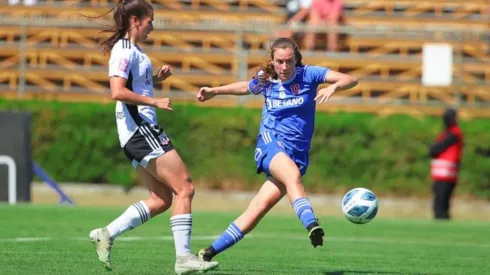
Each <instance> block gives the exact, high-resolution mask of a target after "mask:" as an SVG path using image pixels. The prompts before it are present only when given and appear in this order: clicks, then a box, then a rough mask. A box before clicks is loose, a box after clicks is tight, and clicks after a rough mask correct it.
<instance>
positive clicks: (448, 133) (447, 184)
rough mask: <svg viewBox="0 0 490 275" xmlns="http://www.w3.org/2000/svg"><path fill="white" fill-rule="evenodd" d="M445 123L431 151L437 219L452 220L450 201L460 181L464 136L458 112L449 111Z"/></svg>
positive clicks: (444, 118)
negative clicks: (459, 123) (458, 121)
mask: <svg viewBox="0 0 490 275" xmlns="http://www.w3.org/2000/svg"><path fill="white" fill-rule="evenodd" d="M443 121H444V126H445V129H444V131H442V133H441V134H439V136H438V137H437V139H436V142H435V143H434V144H432V145H431V146H430V149H429V155H430V156H431V158H432V161H431V165H430V166H431V177H432V181H433V183H432V191H433V195H434V200H433V211H434V218H435V219H450V215H449V208H450V201H451V196H452V194H453V191H454V187H455V186H456V183H457V181H458V173H459V168H460V162H461V154H462V152H463V134H462V132H461V129H460V128H459V127H458V123H457V114H456V110H454V109H451V108H450V109H447V110H446V111H445V112H444V116H443Z"/></svg>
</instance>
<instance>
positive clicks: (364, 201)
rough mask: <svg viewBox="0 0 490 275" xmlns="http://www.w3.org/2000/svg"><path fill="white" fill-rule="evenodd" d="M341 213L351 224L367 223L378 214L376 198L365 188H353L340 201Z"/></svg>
mask: <svg viewBox="0 0 490 275" xmlns="http://www.w3.org/2000/svg"><path fill="white" fill-rule="evenodd" d="M342 212H343V213H344V217H345V218H346V219H347V220H349V221H350V222H352V223H356V224H364V223H368V222H370V221H372V220H373V219H374V217H376V214H378V198H377V197H376V195H375V194H374V193H373V192H372V191H370V190H368V189H366V188H354V189H352V190H350V191H349V192H347V194H345V196H344V198H343V199H342Z"/></svg>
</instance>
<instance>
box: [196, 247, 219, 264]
mask: <svg viewBox="0 0 490 275" xmlns="http://www.w3.org/2000/svg"><path fill="white" fill-rule="evenodd" d="M197 256H198V257H199V259H201V260H202V261H205V262H210V261H211V260H212V259H213V257H214V256H216V252H215V251H214V249H212V248H203V249H201V250H199V252H198V253H197Z"/></svg>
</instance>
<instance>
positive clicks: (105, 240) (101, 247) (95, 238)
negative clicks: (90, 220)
mask: <svg viewBox="0 0 490 275" xmlns="http://www.w3.org/2000/svg"><path fill="white" fill-rule="evenodd" d="M89 237H90V241H92V243H93V244H94V246H95V251H96V252H97V258H98V259H99V261H100V262H101V263H102V264H103V265H104V268H105V269H106V270H109V271H111V270H112V265H111V248H112V240H111V237H110V235H109V231H107V228H105V227H104V228H97V229H94V230H92V231H91V232H90V234H89Z"/></svg>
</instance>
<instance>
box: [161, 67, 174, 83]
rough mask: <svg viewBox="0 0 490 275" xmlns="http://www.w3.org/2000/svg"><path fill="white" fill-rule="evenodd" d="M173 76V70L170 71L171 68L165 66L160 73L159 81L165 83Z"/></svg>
mask: <svg viewBox="0 0 490 275" xmlns="http://www.w3.org/2000/svg"><path fill="white" fill-rule="evenodd" d="M171 75H172V69H170V66H168V65H163V66H162V67H161V68H160V70H159V71H158V74H157V79H158V81H164V80H165V79H167V78H169V77H170V76H171Z"/></svg>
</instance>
